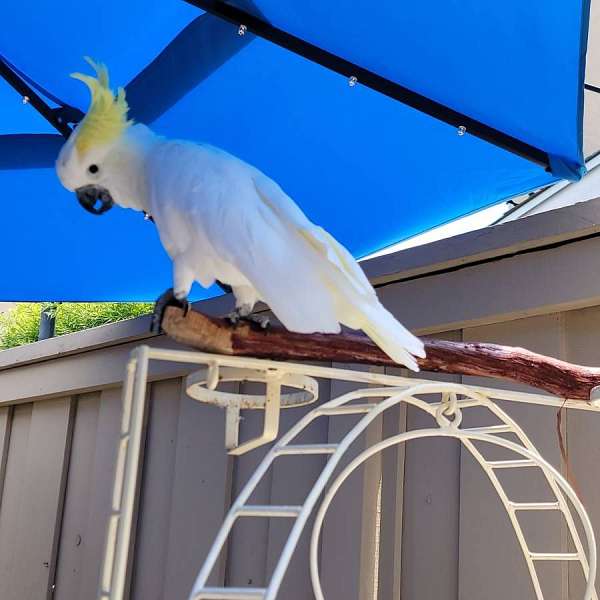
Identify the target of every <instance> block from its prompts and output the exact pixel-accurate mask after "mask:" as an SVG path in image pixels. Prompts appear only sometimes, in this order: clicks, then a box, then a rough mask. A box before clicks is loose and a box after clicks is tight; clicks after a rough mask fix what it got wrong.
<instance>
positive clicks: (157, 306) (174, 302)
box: [150, 288, 191, 333]
mask: <svg viewBox="0 0 600 600" xmlns="http://www.w3.org/2000/svg"><path fill="white" fill-rule="evenodd" d="M167 306H177V307H179V308H182V309H183V312H184V315H185V316H187V314H188V313H189V311H190V307H191V304H190V302H189V301H188V299H187V298H184V299H183V300H178V299H177V298H176V297H175V294H174V293H173V288H169V289H168V290H167V291H166V292H164V293H163V294H161V295H160V296H159V297H158V299H157V300H156V302H155V303H154V310H153V312H152V320H151V322H150V331H151V332H152V333H162V320H163V317H164V314H165V309H166V308H167Z"/></svg>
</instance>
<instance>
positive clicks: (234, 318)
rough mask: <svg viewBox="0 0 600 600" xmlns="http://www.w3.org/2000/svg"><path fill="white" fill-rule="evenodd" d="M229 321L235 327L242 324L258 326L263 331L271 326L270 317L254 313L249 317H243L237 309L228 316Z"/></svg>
mask: <svg viewBox="0 0 600 600" xmlns="http://www.w3.org/2000/svg"><path fill="white" fill-rule="evenodd" d="M227 319H228V320H229V322H230V323H231V324H232V325H233V326H234V327H235V326H238V325H239V324H240V323H250V325H255V326H256V325H258V326H259V327H260V328H261V329H267V328H268V327H270V325H271V323H270V321H269V317H267V316H264V315H255V314H252V313H250V314H249V315H242V314H240V311H239V310H238V309H237V308H236V309H235V310H234V311H233V312H231V313H229V314H228V315H227Z"/></svg>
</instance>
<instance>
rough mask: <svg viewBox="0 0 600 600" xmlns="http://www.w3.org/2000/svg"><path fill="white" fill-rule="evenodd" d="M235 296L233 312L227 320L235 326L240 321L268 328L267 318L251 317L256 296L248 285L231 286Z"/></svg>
mask: <svg viewBox="0 0 600 600" xmlns="http://www.w3.org/2000/svg"><path fill="white" fill-rule="evenodd" d="M233 294H234V296H235V310H234V311H233V312H231V313H229V314H228V315H227V318H228V319H229V320H230V321H231V322H232V323H233V324H234V325H237V324H238V323H239V322H240V321H250V322H251V323H257V324H258V325H260V326H261V327H262V328H263V329H266V328H267V327H268V326H269V317H267V316H264V315H253V314H252V309H253V308H254V305H255V304H256V300H257V296H256V291H255V290H254V288H252V287H250V286H248V285H240V286H233Z"/></svg>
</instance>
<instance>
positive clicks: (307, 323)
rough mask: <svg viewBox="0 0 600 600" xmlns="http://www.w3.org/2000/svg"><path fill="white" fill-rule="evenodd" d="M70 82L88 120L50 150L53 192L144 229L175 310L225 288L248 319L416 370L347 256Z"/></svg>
mask: <svg viewBox="0 0 600 600" xmlns="http://www.w3.org/2000/svg"><path fill="white" fill-rule="evenodd" d="M87 60H88V62H89V64H90V65H91V66H92V67H93V68H94V70H95V71H96V76H95V77H92V76H89V75H82V74H80V73H75V74H73V75H72V76H73V77H75V78H76V79H79V80H81V81H83V82H84V83H85V84H86V85H87V86H88V87H89V89H90V91H91V104H90V107H89V109H88V112H87V114H86V115H85V117H84V118H83V120H82V121H81V123H80V124H79V126H78V127H77V128H76V129H75V131H74V132H73V134H72V135H71V136H70V137H69V139H68V140H67V142H66V143H65V145H64V146H63V148H62V149H61V151H60V154H59V156H58V159H57V162H56V171H57V173H58V177H59V178H60V181H61V182H62V184H63V185H64V186H65V187H66V188H67V189H68V190H70V191H73V192H75V193H76V195H77V198H78V200H79V202H80V203H81V204H82V206H84V208H86V209H87V210H89V211H90V212H94V213H95V214H100V213H102V212H105V211H106V210H108V209H109V208H110V207H111V206H112V205H113V203H116V204H118V205H120V206H123V207H126V208H132V209H134V210H138V211H144V212H145V213H146V214H147V215H150V216H151V217H152V219H153V220H154V222H155V224H156V227H157V228H158V232H159V235H160V239H161V242H162V244H163V246H164V247H165V250H166V251H167V253H168V254H169V256H170V257H171V259H172V261H173V289H172V292H171V294H172V295H171V297H172V298H173V296H174V298H173V300H174V301H179V302H180V303H182V304H184V305H187V296H188V294H189V291H190V288H191V286H192V284H193V282H194V281H198V282H199V283H200V284H201V285H203V286H204V287H209V286H210V285H212V284H213V283H214V282H215V281H220V282H223V283H225V284H228V285H229V286H231V288H232V290H233V294H234V295H235V301H236V310H235V313H234V314H233V315H232V318H248V317H249V316H250V315H251V312H252V309H253V307H254V305H255V303H256V302H257V301H259V300H262V301H264V302H265V303H266V304H268V305H269V307H270V308H271V310H272V311H273V313H274V314H275V316H276V317H277V318H278V319H279V320H280V321H281V323H282V324H283V325H284V326H285V327H286V328H287V329H289V330H290V331H295V332H299V333H314V332H323V333H337V332H339V331H340V324H342V325H346V326H347V327H350V328H352V329H362V330H363V331H364V332H365V333H366V334H367V335H368V336H369V337H370V338H371V339H372V340H373V341H374V342H375V343H376V344H377V345H378V346H379V347H380V348H381V349H382V350H383V351H384V352H385V353H386V354H388V355H389V356H390V357H391V358H392V359H393V360H394V361H395V362H397V363H400V364H404V365H406V366H407V367H409V368H410V369H414V370H418V367H417V362H416V360H415V358H414V357H415V356H420V357H423V356H424V349H423V343H422V342H421V340H419V339H418V338H416V337H415V336H413V335H412V334H411V333H410V332H409V331H408V330H407V329H405V328H404V327H403V326H402V325H401V324H400V323H399V322H398V321H397V320H396V319H395V318H394V317H393V316H392V314H391V313H390V312H388V311H387V310H386V309H385V308H384V307H383V306H382V305H381V303H380V302H379V300H378V298H377V295H376V294H375V291H374V289H373V287H372V286H371V284H370V283H369V281H368V280H367V278H366V276H365V274H364V273H363V271H362V270H361V268H360V266H359V265H358V263H357V262H356V261H355V260H354V258H353V257H352V255H351V254H350V253H349V252H348V251H347V250H346V249H345V248H344V247H343V246H342V245H341V244H339V243H338V242H337V241H336V240H335V239H334V238H333V237H332V236H331V235H329V234H328V233H327V232H326V231H325V230H324V229H322V228H321V227H319V226H317V225H315V224H314V223H311V221H309V220H308V218H307V217H306V216H305V215H304V213H303V212H302V211H301V210H300V208H299V207H298V206H297V205H296V204H295V203H294V201H293V200H292V199H291V198H290V197H289V196H287V195H286V194H285V192H284V191H283V190H282V189H281V188H280V187H279V185H277V183H275V182H274V181H273V180H272V179H270V178H269V177H267V176H266V175H264V174H263V173H261V172H260V171H259V170H258V169H255V168H254V167H252V166H251V165H249V164H246V163H245V162H243V161H242V160H240V159H238V158H236V157H234V156H232V155H230V154H228V153H227V152H224V151H223V150H219V149H218V148H214V147H213V146H209V145H206V144H199V143H193V142H188V141H181V140H169V139H165V138H163V137H160V136H158V135H156V134H154V133H153V132H152V131H151V130H150V129H149V128H148V127H146V126H145V125H142V124H134V123H133V122H132V121H129V120H128V118H127V112H128V106H127V102H126V100H125V92H124V90H123V89H122V88H120V89H119V90H118V91H117V93H116V95H115V94H114V93H113V92H112V90H111V89H110V87H109V80H108V71H107V69H106V67H105V66H104V65H101V64H96V63H94V62H93V61H92V60H90V59H87Z"/></svg>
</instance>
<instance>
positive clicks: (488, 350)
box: [162, 306, 600, 401]
mask: <svg viewBox="0 0 600 600" xmlns="http://www.w3.org/2000/svg"><path fill="white" fill-rule="evenodd" d="M162 327H163V329H164V331H165V333H167V335H169V337H171V338H173V339H174V340H176V341H178V342H181V343H183V344H187V345H189V346H192V347H194V348H198V349H200V350H203V351H205V352H215V353H217V354H229V355H235V356H251V357H254V358H269V359H273V360H294V361H302V360H311V361H323V362H344V363H361V364H371V365H384V366H397V365H396V363H394V362H393V361H392V360H391V359H390V358H389V357H388V356H387V355H386V354H384V353H383V352H382V351H381V350H380V349H379V348H378V347H377V346H376V345H375V344H374V343H373V342H372V341H371V340H370V339H369V338H367V337H366V336H364V335H362V334H359V333H341V334H339V335H331V334H322V333H313V334H301V333H292V332H290V331H287V330H285V329H283V328H282V327H276V326H271V327H269V328H268V329H267V330H262V329H260V328H259V327H258V326H254V325H250V324H248V323H243V324H241V325H238V326H232V325H231V324H230V323H229V321H227V320H226V319H218V318H214V317H209V316H207V315H204V314H202V313H199V312H196V311H190V312H189V313H188V314H187V315H186V316H184V313H183V311H182V310H181V309H180V308H176V307H172V306H169V307H167V309H166V311H165V314H164V318H163V323H162ZM424 341H425V349H426V351H427V358H425V359H419V360H418V362H419V366H420V368H421V369H422V370H423V371H435V372H438V373H450V374H455V375H476V376H484V377H500V378H503V379H510V380H512V381H516V382H519V383H524V384H527V385H531V386H534V387H536V388H539V389H541V390H544V391H545V392H548V393H550V394H553V395H555V396H558V397H560V398H569V399H572V400H585V401H589V399H590V392H591V390H592V388H594V387H596V386H599V385H600V369H599V368H592V367H583V366H580V365H573V364H570V363H567V362H564V361H561V360H557V359H555V358H551V357H548V356H543V355H541V354H536V353H534V352H530V351H529V350H525V349H524V348H512V347H510V346H499V345H496V344H486V343H478V342H471V343H464V342H448V341H443V340H430V339H427V340H424Z"/></svg>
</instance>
